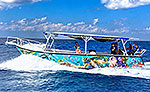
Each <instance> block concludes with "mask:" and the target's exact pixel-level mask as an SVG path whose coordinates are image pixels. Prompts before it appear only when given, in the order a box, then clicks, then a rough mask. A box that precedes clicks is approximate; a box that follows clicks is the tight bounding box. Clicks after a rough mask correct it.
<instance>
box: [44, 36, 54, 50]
mask: <svg viewBox="0 0 150 92" xmlns="http://www.w3.org/2000/svg"><path fill="white" fill-rule="evenodd" d="M44 36H45V38H46V47H45V48H48V46H49V45H48V43H49V39H50V38H51V39H52V42H51V44H50V49H51V47H52V45H53V43H54V37H52V34H50V35H48V36H47V35H44Z"/></svg>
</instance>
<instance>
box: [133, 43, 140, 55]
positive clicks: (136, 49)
mask: <svg viewBox="0 0 150 92" xmlns="http://www.w3.org/2000/svg"><path fill="white" fill-rule="evenodd" d="M138 49H139V47H138V46H137V45H136V46H135V47H134V48H133V52H132V54H133V55H134V54H135V52H136V51H138ZM139 50H141V49H139Z"/></svg>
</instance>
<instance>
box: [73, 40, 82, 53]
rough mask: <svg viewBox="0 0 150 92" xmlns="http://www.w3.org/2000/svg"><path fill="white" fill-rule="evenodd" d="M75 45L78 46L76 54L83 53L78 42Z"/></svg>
mask: <svg viewBox="0 0 150 92" xmlns="http://www.w3.org/2000/svg"><path fill="white" fill-rule="evenodd" d="M75 44H76V46H74V47H75V51H76V53H78V54H80V53H82V51H81V50H80V46H79V44H78V42H75Z"/></svg>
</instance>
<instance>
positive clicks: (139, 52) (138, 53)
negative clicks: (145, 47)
mask: <svg viewBox="0 0 150 92" xmlns="http://www.w3.org/2000/svg"><path fill="white" fill-rule="evenodd" d="M140 54H141V48H140V47H139V50H138V52H137V53H135V55H140Z"/></svg>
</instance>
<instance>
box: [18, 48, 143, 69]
mask: <svg viewBox="0 0 150 92" xmlns="http://www.w3.org/2000/svg"><path fill="white" fill-rule="evenodd" d="M17 49H18V51H19V52H20V53H21V54H31V55H35V56H38V57H40V58H42V59H47V60H49V61H55V62H56V63H59V64H60V65H66V66H70V67H75V68H80V69H93V68H105V67H125V68H131V67H143V66H144V62H143V60H142V58H141V57H140V56H117V55H114V56H113V55H79V54H60V53H45V52H38V51H32V50H27V49H23V48H19V47H17Z"/></svg>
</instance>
